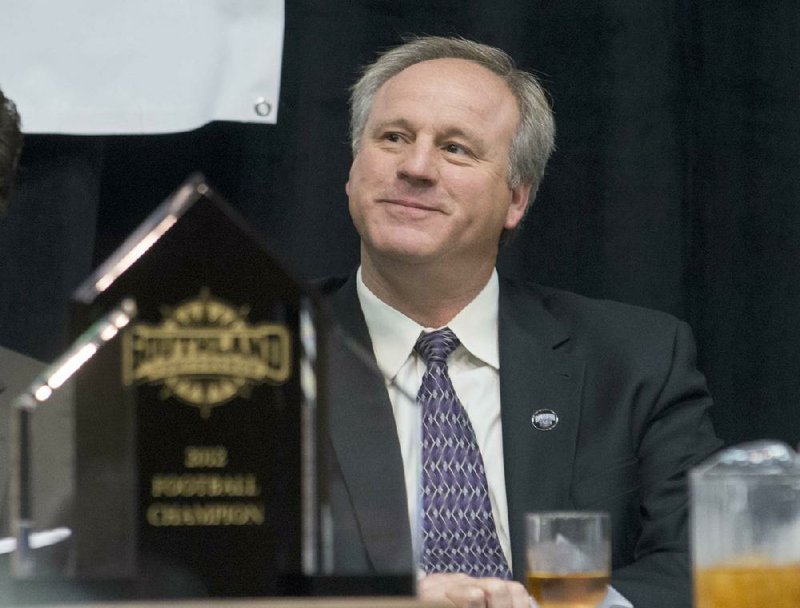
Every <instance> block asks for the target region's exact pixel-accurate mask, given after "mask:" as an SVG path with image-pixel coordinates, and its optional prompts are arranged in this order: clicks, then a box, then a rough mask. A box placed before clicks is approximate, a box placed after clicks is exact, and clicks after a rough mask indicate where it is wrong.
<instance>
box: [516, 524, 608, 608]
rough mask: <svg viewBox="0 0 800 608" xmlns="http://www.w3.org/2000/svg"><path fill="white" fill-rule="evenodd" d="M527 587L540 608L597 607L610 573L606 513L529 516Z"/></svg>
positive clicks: (604, 591)
mask: <svg viewBox="0 0 800 608" xmlns="http://www.w3.org/2000/svg"><path fill="white" fill-rule="evenodd" d="M526 524H527V532H528V535H527V538H528V541H527V562H528V564H527V566H528V569H527V581H528V592H529V593H530V594H531V595H532V596H533V598H534V599H535V600H536V602H537V603H538V604H539V606H540V608H596V606H598V605H599V604H600V602H601V601H603V598H604V597H605V595H606V591H607V586H608V580H609V577H610V575H611V525H610V523H609V519H608V514H607V513H599V512H581V511H551V512H545V513H528V515H527V521H526Z"/></svg>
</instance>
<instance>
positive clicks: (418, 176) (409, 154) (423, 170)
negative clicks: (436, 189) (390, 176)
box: [397, 141, 438, 184]
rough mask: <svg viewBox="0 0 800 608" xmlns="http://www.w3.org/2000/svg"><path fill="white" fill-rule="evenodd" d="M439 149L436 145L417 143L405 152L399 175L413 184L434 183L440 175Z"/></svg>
mask: <svg viewBox="0 0 800 608" xmlns="http://www.w3.org/2000/svg"><path fill="white" fill-rule="evenodd" d="M436 152H437V149H436V147H435V146H434V145H432V144H430V143H427V142H422V141H416V142H413V143H411V144H409V145H408V146H406V149H405V150H404V151H403V155H402V158H401V160H400V164H399V166H398V167H397V174H398V176H399V177H401V178H403V179H407V180H409V181H412V182H420V183H426V184H427V183H433V182H435V181H436V177H437V175H438V165H437V160H438V158H437V155H436Z"/></svg>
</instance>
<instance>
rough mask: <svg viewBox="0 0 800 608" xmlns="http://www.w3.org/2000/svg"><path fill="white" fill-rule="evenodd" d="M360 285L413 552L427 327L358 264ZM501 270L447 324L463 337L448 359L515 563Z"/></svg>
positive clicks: (503, 538) (508, 556)
mask: <svg viewBox="0 0 800 608" xmlns="http://www.w3.org/2000/svg"><path fill="white" fill-rule="evenodd" d="M357 278H358V281H357V291H358V299H359V301H360V303H361V310H362V311H363V312H364V318H365V319H366V322H367V328H368V329H369V334H370V338H371V339H372V346H373V349H374V351H375V358H376V359H377V363H378V367H379V368H380V370H381V372H383V375H384V378H385V379H386V385H387V389H388V391H389V399H390V400H391V402H392V408H393V410H394V417H395V421H396V423H397V434H398V437H399V439H400V451H401V453H402V456H403V466H404V467H405V483H406V494H407V496H408V515H409V521H410V522H411V527H412V530H413V532H414V534H413V536H414V538H413V539H412V540H413V543H414V551H415V555H418V553H417V552H418V551H419V531H420V520H419V511H420V509H419V502H420V472H421V469H420V467H421V457H422V441H421V439H420V436H421V420H422V416H421V412H420V407H419V405H418V404H417V401H416V397H417V391H418V390H419V387H420V384H421V383H422V375H423V374H424V373H425V362H424V361H423V360H422V358H421V357H420V356H419V355H417V354H416V353H415V352H414V344H416V342H417V338H419V335H420V333H422V332H423V331H425V332H429V331H433V330H434V329H440V328H426V327H423V326H421V325H419V324H418V323H416V322H415V321H413V320H411V319H409V318H408V317H407V316H405V315H404V314H403V313H401V312H399V311H398V310H395V309H394V308H392V307H391V306H389V305H388V304H386V303H384V302H383V301H382V300H380V299H379V298H378V297H377V296H376V295H375V294H373V293H372V292H371V291H370V290H369V289H368V288H367V286H366V285H364V281H363V280H362V278H361V269H359V271H358V277H357ZM499 292H500V288H499V283H498V279H497V272H496V271H495V272H493V273H492V276H491V278H490V279H489V282H488V283H487V284H486V286H485V287H484V288H483V290H482V291H481V292H480V293H479V294H478V296H477V297H476V298H475V299H474V300H473V301H472V302H470V303H469V304H468V305H467V306H466V307H465V308H464V309H463V310H462V311H461V312H459V313H458V315H456V317H455V318H454V319H453V320H452V321H450V323H448V324H447V326H448V327H449V328H450V329H452V330H453V332H454V333H455V334H456V336H458V339H459V340H460V341H461V344H460V345H459V346H458V348H456V350H455V351H453V353H452V354H451V355H450V357H449V358H448V360H447V366H448V371H449V373H450V378H451V379H452V381H453V387H454V388H455V390H456V394H457V395H458V398H459V400H460V401H461V403H462V405H463V406H464V409H465V410H466V412H467V415H468V416H469V419H470V422H471V423H472V428H473V429H474V430H475V436H476V439H477V442H478V448H479V449H480V451H481V455H482V456H483V462H484V466H485V468H486V480H487V482H488V484H489V499H490V500H491V503H492V513H493V515H494V521H495V524H496V526H497V535H498V538H499V540H500V545H501V547H502V548H503V553H504V554H505V556H506V560H507V561H508V566H509V568H511V567H512V564H511V543H510V541H509V533H508V503H507V500H506V481H505V474H504V470H503V434H502V427H501V423H500V357H499V352H498V346H497V310H498V309H497V307H498V297H499Z"/></svg>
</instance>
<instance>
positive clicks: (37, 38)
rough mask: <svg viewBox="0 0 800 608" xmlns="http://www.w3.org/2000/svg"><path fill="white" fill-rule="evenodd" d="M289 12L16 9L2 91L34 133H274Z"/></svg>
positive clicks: (250, 5) (2, 58)
mask: <svg viewBox="0 0 800 608" xmlns="http://www.w3.org/2000/svg"><path fill="white" fill-rule="evenodd" d="M283 28H284V5H283V0H135V1H134V2H129V1H126V0H58V1H53V0H5V1H4V2H3V8H2V10H0V89H2V90H3V92H4V94H5V95H6V96H7V97H8V98H10V99H12V100H13V101H14V102H15V103H16V104H17V107H18V109H19V112H20V115H21V116H22V122H23V130H24V131H25V132H26V133H71V134H84V135H99V134H125V133H134V134H135V133H164V132H175V131H186V130H190V129H194V128H196V127H199V126H202V125H203V124H205V123H207V122H209V121H212V120H233V121H239V122H258V123H275V122H276V121H277V116H278V93H279V89H280V77H281V56H282V50H283Z"/></svg>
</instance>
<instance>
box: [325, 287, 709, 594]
mask: <svg viewBox="0 0 800 608" xmlns="http://www.w3.org/2000/svg"><path fill="white" fill-rule="evenodd" d="M322 290H323V293H324V294H326V295H327V297H328V301H329V303H330V306H331V309H332V313H333V315H334V318H335V319H336V320H337V321H338V322H339V323H340V325H341V327H342V329H343V333H344V335H345V338H344V341H345V342H353V343H355V344H356V345H360V348H361V351H360V354H357V355H356V356H355V357H353V355H352V353H346V352H344V351H345V350H348V349H343V348H342V345H341V344H336V341H335V340H334V341H332V344H331V346H330V350H331V355H332V359H331V365H332V367H333V369H332V370H331V373H330V374H329V378H328V380H329V383H330V386H331V389H330V390H331V410H330V438H331V443H332V447H333V453H334V457H333V458H332V459H331V461H330V466H331V467H332V470H331V472H330V473H331V475H332V479H334V480H335V481H334V482H333V483H332V485H331V487H332V505H333V511H334V520H335V522H336V534H335V539H334V540H335V555H336V558H337V568H338V569H339V570H340V571H346V570H348V569H350V568H352V569H353V570H354V571H358V570H359V569H361V568H366V569H370V570H374V571H378V572H403V571H408V570H409V568H410V567H411V560H412V557H411V541H410V538H411V532H410V530H411V527H410V525H409V522H408V514H407V507H406V505H407V502H406V496H405V487H404V482H403V464H402V459H401V456H400V447H399V443H398V439H397V432H396V427H395V422H394V417H393V414H392V409H391V405H390V402H389V397H388V394H387V391H386V389H385V386H384V383H383V381H382V380H381V379H380V378H379V377H377V375H376V373H375V367H374V366H375V364H374V360H373V361H369V359H370V358H372V357H373V355H372V347H371V343H370V338H369V333H368V330H367V326H366V323H365V321H364V317H363V314H362V312H361V309H360V306H359V303H358V297H357V295H356V288H355V276H354V275H353V276H351V277H350V278H349V279H347V280H331V281H328V282H327V283H325V284H324V286H323V289H322ZM499 347H500V374H501V382H500V395H501V411H502V425H503V449H504V460H505V463H504V464H505V477H506V487H507V497H508V509H509V520H510V521H509V524H510V535H511V548H512V549H511V550H512V556H513V567H514V575H515V578H516V579H518V580H520V581H523V580H524V575H525V567H524V564H525V523H524V519H525V513H527V512H530V511H544V510H554V509H582V510H602V511H608V512H609V513H610V515H611V521H612V536H613V540H612V559H613V568H614V573H613V578H612V584H613V585H614V587H616V588H617V589H618V590H619V591H620V592H621V593H622V594H623V595H625V596H626V597H628V598H629V599H630V600H631V601H632V602H633V603H634V606H635V608H662V607H663V608H679V607H680V606H687V607H688V606H690V605H691V600H690V596H691V582H690V581H691V579H690V570H689V558H688V541H687V480H686V472H687V470H688V469H689V468H690V467H692V466H693V465H695V464H696V463H698V462H700V461H701V460H703V459H705V458H706V457H707V456H708V455H709V454H711V453H712V452H713V451H714V450H716V449H717V448H718V447H719V445H720V442H719V441H718V440H717V439H716V437H715V435H714V432H713V429H712V426H711V422H710V420H709V417H708V413H707V410H708V407H709V406H710V405H711V399H710V397H709V395H708V391H707V389H706V385H705V380H704V378H703V376H702V374H700V372H698V371H697V369H696V368H695V352H694V344H693V340H692V336H691V331H690V329H689V328H688V326H687V325H686V324H685V323H682V322H680V321H678V320H677V319H675V318H673V317H671V316H669V315H667V314H664V313H660V312H655V311H651V310H645V309H642V308H637V307H633V306H628V305H624V304H619V303H613V302H608V301H598V300H592V299H589V298H585V297H582V296H578V295H575V294H571V293H567V292H563V291H559V290H554V289H549V288H544V287H540V286H535V285H534V286H525V287H522V286H519V285H516V284H514V283H511V282H509V281H506V280H503V279H502V278H501V281H500V307H499ZM357 349H358V346H357ZM348 358H349V360H350V361H349V363H343V362H344V361H347V360H348ZM356 359H366V360H364V361H360V362H358V361H356V362H355V363H353V361H354V360H356ZM359 367H360V369H359ZM542 408H548V409H552V410H554V411H555V412H557V414H558V417H559V422H558V424H557V426H556V427H555V428H554V429H553V430H551V431H546V432H545V431H539V430H537V429H535V428H534V427H533V426H532V424H531V415H532V413H533V412H535V411H537V410H539V409H542Z"/></svg>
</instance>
